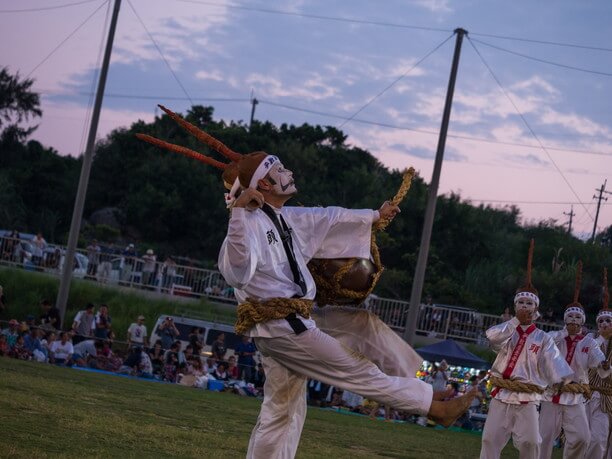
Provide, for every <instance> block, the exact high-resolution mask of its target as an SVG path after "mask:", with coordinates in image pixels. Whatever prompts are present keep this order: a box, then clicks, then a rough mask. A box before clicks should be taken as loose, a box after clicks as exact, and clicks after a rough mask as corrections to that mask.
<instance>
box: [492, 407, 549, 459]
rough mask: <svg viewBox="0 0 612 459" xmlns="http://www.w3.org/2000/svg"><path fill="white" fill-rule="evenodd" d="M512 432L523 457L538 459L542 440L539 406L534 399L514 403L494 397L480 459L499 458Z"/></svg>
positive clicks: (522, 458)
mask: <svg viewBox="0 0 612 459" xmlns="http://www.w3.org/2000/svg"><path fill="white" fill-rule="evenodd" d="M510 436H512V442H513V443H514V447H515V448H516V449H518V450H519V457H520V458H521V459H538V456H539V454H540V445H541V443H542V438H541V437H540V429H539V426H538V407H537V405H534V404H531V403H530V404H526V405H511V404H510V403H504V402H500V401H499V400H497V399H492V400H491V405H490V406H489V413H488V414H487V420H486V422H485V426H484V430H483V432H482V447H481V449H480V459H498V458H499V457H500V455H501V452H502V450H503V449H504V447H505V446H506V443H508V440H510Z"/></svg>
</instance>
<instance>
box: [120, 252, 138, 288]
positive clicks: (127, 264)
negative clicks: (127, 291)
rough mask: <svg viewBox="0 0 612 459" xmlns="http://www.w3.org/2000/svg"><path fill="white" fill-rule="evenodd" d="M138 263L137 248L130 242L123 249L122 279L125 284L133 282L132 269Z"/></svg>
mask: <svg viewBox="0 0 612 459" xmlns="http://www.w3.org/2000/svg"><path fill="white" fill-rule="evenodd" d="M135 263H136V249H134V244H129V245H128V246H127V247H126V248H125V250H124V251H123V268H122V269H121V281H122V283H123V284H128V285H129V284H130V283H131V282H132V271H133V270H134V264H135Z"/></svg>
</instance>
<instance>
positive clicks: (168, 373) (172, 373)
mask: <svg viewBox="0 0 612 459" xmlns="http://www.w3.org/2000/svg"><path fill="white" fill-rule="evenodd" d="M178 365H179V363H178V357H177V354H176V352H174V351H168V352H166V357H165V361H164V374H163V380H164V381H168V382H176V375H177V373H178Z"/></svg>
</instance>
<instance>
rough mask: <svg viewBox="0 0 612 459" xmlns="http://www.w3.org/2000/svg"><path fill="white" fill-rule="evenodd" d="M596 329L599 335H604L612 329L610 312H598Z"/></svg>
mask: <svg viewBox="0 0 612 459" xmlns="http://www.w3.org/2000/svg"><path fill="white" fill-rule="evenodd" d="M597 330H598V331H599V334H600V335H605V334H606V333H608V332H609V331H610V330H612V314H600V315H599V316H597Z"/></svg>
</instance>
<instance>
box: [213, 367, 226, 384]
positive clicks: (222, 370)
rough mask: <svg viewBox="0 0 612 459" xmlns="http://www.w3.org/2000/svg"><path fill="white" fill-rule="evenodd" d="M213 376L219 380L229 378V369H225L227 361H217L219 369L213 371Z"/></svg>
mask: <svg viewBox="0 0 612 459" xmlns="http://www.w3.org/2000/svg"><path fill="white" fill-rule="evenodd" d="M213 376H214V377H215V379H218V380H219V381H227V380H228V379H229V375H228V374H227V371H226V370H225V363H223V362H219V363H217V369H216V370H215V371H214V372H213Z"/></svg>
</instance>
